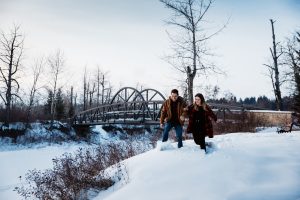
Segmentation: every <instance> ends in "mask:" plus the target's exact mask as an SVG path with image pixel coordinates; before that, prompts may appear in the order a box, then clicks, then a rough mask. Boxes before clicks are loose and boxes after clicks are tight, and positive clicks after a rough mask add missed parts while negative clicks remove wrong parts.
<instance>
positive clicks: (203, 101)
mask: <svg viewBox="0 0 300 200" xmlns="http://www.w3.org/2000/svg"><path fill="white" fill-rule="evenodd" d="M195 97H199V98H200V99H201V106H202V107H203V109H204V110H205V111H206V110H207V109H206V102H205V99H204V96H203V94H201V93H197V94H196V95H195ZM194 109H195V110H199V108H198V105H197V104H196V103H194Z"/></svg>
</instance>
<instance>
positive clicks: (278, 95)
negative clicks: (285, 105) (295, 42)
mask: <svg viewBox="0 0 300 200" xmlns="http://www.w3.org/2000/svg"><path fill="white" fill-rule="evenodd" d="M270 21H271V26H272V39H273V53H272V57H273V62H274V74H275V90H274V93H275V99H276V108H277V110H282V98H281V91H280V83H279V70H278V56H277V48H276V40H275V33H274V21H273V20H272V19H270Z"/></svg>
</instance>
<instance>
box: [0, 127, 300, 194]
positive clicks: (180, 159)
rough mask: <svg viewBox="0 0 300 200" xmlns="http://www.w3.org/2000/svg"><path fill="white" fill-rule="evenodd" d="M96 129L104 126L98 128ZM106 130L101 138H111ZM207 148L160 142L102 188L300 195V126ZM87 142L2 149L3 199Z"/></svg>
mask: <svg viewBox="0 0 300 200" xmlns="http://www.w3.org/2000/svg"><path fill="white" fill-rule="evenodd" d="M95 129H98V131H102V130H99V129H101V127H96V128H95ZM108 137H109V136H108V135H104V136H103V138H106V139H108ZM207 141H209V142H211V143H213V147H212V148H211V149H209V153H208V154H205V153H204V151H203V150H200V148H199V146H197V145H196V144H195V143H194V141H192V140H186V141H184V143H183V145H184V146H183V148H180V149H178V148H177V143H171V142H166V143H161V142H158V143H157V147H156V148H155V149H153V150H150V151H148V152H146V153H143V154H140V155H137V156H135V157H132V158H129V159H127V160H125V161H123V162H124V163H125V164H126V168H127V170H128V179H127V180H125V181H126V182H119V183H117V184H115V185H114V186H112V187H111V188H109V189H108V190H106V191H102V192H100V193H99V194H98V195H97V196H96V197H95V198H94V200H100V199H107V200H114V199H132V200H134V199H136V200H141V199H143V200H147V199H151V200H153V199H158V200H165V199H172V200H189V199H209V200H224V199H226V200H240V199H243V200H250V199H251V200H252V199H256V200H257V199H264V200H282V199H284V200H300V156H299V152H300V151H299V150H300V131H293V132H292V133H284V134H277V133H276V132H275V131H274V130H272V129H267V130H263V131H262V132H259V133H232V134H226V135H218V136H215V137H214V138H211V139H207ZM84 145H86V146H88V145H87V144H75V143H74V144H73V143H72V144H67V143H65V144H62V145H52V146H47V147H43V148H31V149H21V150H19V149H16V150H14V151H10V150H4V149H2V150H1V151H0V160H1V165H0V199H1V200H2V199H16V200H18V199H22V198H21V196H18V194H17V193H16V192H14V191H13V188H14V187H15V186H18V184H20V180H19V178H18V177H19V176H22V177H24V175H25V173H26V172H27V171H28V170H30V169H34V168H36V169H39V170H43V169H46V168H51V166H52V159H53V158H55V157H57V156H60V155H62V154H63V153H65V152H75V151H76V150H77V149H78V148H79V147H83V146H84Z"/></svg>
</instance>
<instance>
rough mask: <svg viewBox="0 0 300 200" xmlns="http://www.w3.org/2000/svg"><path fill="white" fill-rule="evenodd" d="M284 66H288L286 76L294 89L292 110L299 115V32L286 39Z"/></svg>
mask: <svg viewBox="0 0 300 200" xmlns="http://www.w3.org/2000/svg"><path fill="white" fill-rule="evenodd" d="M285 64H286V65H287V66H289V69H290V70H289V71H287V72H286V76H287V77H290V80H289V82H291V83H292V86H293V87H292V88H294V89H293V90H294V105H293V107H294V110H295V111H296V112H299V113H300V32H296V34H295V35H294V36H293V38H292V39H288V41H287V45H286V48H285Z"/></svg>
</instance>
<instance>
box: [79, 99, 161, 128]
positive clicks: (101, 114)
mask: <svg viewBox="0 0 300 200" xmlns="http://www.w3.org/2000/svg"><path fill="white" fill-rule="evenodd" d="M162 104H163V101H133V102H120V103H113V104H109V105H103V106H100V107H97V108H94V109H89V110H86V111H83V112H80V113H78V114H77V115H76V116H75V117H74V118H73V125H76V124H81V125H84V124H105V123H126V122H128V123H145V122H146V121H148V122H150V121H158V119H159V117H160V110H161V106H162Z"/></svg>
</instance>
